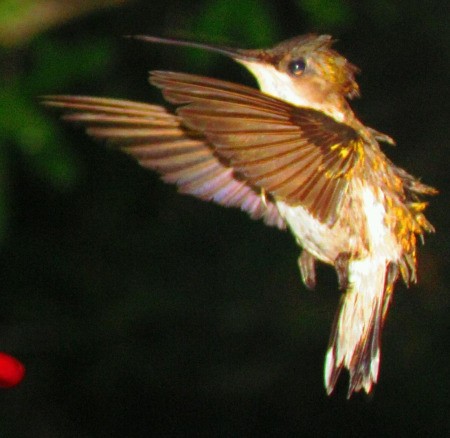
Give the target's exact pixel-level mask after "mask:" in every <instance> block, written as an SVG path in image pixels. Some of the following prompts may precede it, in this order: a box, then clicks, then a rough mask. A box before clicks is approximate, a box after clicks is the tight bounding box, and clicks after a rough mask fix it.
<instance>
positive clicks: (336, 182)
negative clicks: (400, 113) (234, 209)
mask: <svg viewBox="0 0 450 438" xmlns="http://www.w3.org/2000/svg"><path fill="white" fill-rule="evenodd" d="M150 82H151V83H152V84H154V85H156V86H158V87H160V88H161V89H162V91H163V94H164V96H165V97H166V99H167V100H169V101H171V102H172V103H175V104H177V105H180V104H181V105H182V106H181V107H179V108H178V110H177V113H178V115H179V116H180V117H181V119H182V120H183V123H184V124H185V125H186V126H187V127H188V128H190V129H192V130H194V131H196V132H200V133H202V134H203V135H204V136H205V137H206V138H207V139H208V140H209V141H210V143H211V144H212V145H213V147H214V149H215V152H216V154H217V155H218V156H219V157H221V158H222V159H224V160H225V161H226V162H228V163H229V165H230V166H231V167H232V168H233V169H234V170H235V171H236V172H237V173H239V174H240V175H242V176H243V178H245V179H246V180H247V181H248V182H249V183H250V184H252V185H254V186H256V187H258V188H260V189H261V190H263V191H264V192H265V193H268V194H270V195H272V196H273V197H274V198H275V199H279V200H283V201H285V202H287V203H289V204H291V205H302V206H304V207H305V208H307V209H308V210H309V211H310V212H311V214H313V215H314V216H315V217H316V218H318V219H319V220H321V221H323V222H325V223H327V224H329V225H330V226H331V225H332V224H333V223H334V222H335V220H336V218H337V216H338V212H339V209H340V207H341V204H342V200H343V198H344V195H345V193H346V190H347V187H348V175H349V173H350V172H351V171H352V169H353V168H354V167H355V166H357V164H358V162H359V159H360V156H361V155H362V145H363V140H362V139H361V137H360V136H359V134H358V133H357V131H355V130H354V129H353V128H351V127H350V126H348V125H346V124H343V123H339V122H337V121H336V120H334V119H333V118H331V117H329V116H327V115H325V114H323V113H321V112H318V111H315V110H313V109H310V108H301V107H296V106H293V105H291V104H289V103H286V102H284V101H281V100H279V99H276V98H274V97H271V96H267V95H265V94H263V93H261V92H260V91H258V90H255V89H253V88H249V87H245V86H242V85H236V84H231V83H228V82H225V81H220V80H216V79H211V78H207V77H201V76H195V75H190V74H184V73H174V72H165V71H155V72H152V73H151V77H150Z"/></svg>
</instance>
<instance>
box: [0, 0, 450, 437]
mask: <svg viewBox="0 0 450 438" xmlns="http://www.w3.org/2000/svg"><path fill="white" fill-rule="evenodd" d="M56 3H57V2H56ZM56 3H55V1H51V0H40V1H39V0H36V1H31V0H30V1H26V2H25V1H24V2H21V1H17V2H15V1H13V0H8V1H6V2H4V4H3V6H0V24H1V27H2V29H3V30H2V31H1V32H2V33H1V34H0V43H1V45H2V48H1V49H0V75H1V78H2V79H1V82H0V93H1V94H0V235H1V240H0V278H1V295H0V297H1V298H0V350H3V351H7V352H9V353H11V354H13V355H15V356H17V357H18V358H19V359H21V360H22V361H23V362H24V363H25V365H26V367H27V375H26V378H25V380H24V381H23V383H22V384H21V385H19V386H18V387H16V388H13V389H10V390H1V392H0V412H1V415H0V436H1V437H13V438H15V437H39V438H40V437H43V438H44V437H141V436H142V437H143V436H152V435H153V436H161V437H166V436H230V437H244V436H445V435H447V434H449V433H450V421H449V412H450V402H449V399H450V379H449V372H450V368H449V360H450V348H449V339H450V324H449V320H448V312H449V310H450V298H449V286H448V284H449V281H450V266H449V263H448V258H449V245H450V242H449V233H448V230H447V226H448V223H449V208H448V206H449V195H448V189H449V186H450V184H449V172H448V167H449V160H448V155H447V154H448V137H449V136H448V134H449V124H448V120H449V105H448V101H449V70H450V62H449V51H450V44H449V37H450V31H449V26H448V16H449V14H448V12H449V11H448V6H447V8H445V5H446V2H442V1H441V0H430V1H426V2H424V1H418V0H403V1H387V0H379V1H377V2H372V1H370V2H369V1H359V2H356V1H354V2H350V1H349V2H346V1H344V0H341V1H338V0H320V1H313V0H302V1H300V0H298V1H277V2H271V1H253V0H244V1H236V0H231V1H230V0H227V1H225V0H215V1H199V2H195V3H192V2H183V1H175V0H164V1H149V0H145V1H135V2H121V1H117V0H116V1H115V2H114V1H111V2H110V3H118V5H117V4H116V5H114V7H111V8H109V7H107V6H108V1H103V2H92V3H96V5H95V6H96V7H97V9H96V10H90V11H88V10H89V2H88V1H80V2H79V5H80V8H81V5H87V6H88V7H86V11H88V12H85V13H84V14H79V12H81V11H72V12H71V14H69V15H71V16H70V17H69V16H66V15H64V11H65V10H66V9H65V6H67V10H69V9H70V7H69V4H70V3H72V6H73V4H76V3H77V2H68V1H66V2H64V0H61V1H60V2H59V6H61V7H60V10H59V12H58V10H57V13H56V14H55V17H56V18H53V20H50V19H49V18H48V17H49V15H48V10H49V9H48V8H47V9H46V8H45V6H46V5H47V6H48V5H49V4H53V7H55V4H56ZM65 3H66V4H65ZM90 6H92V5H90ZM99 6H105V7H104V8H98V7H99ZM27 8H28V9H27ZM58 14H59V15H58ZM69 18H70V19H69ZM36 23H39V26H40V28H39V29H37V28H36ZM33 26H35V27H33ZM39 26H38V27H39ZM311 31H314V32H324V33H329V34H332V35H333V36H334V37H336V38H337V39H338V40H339V41H338V43H337V45H336V48H337V49H338V50H339V51H340V52H341V53H343V54H344V55H345V56H346V57H348V58H349V59H350V60H351V61H352V62H353V63H355V64H356V65H358V66H359V67H360V68H361V70H362V74H361V75H360V76H359V78H358V79H359V82H360V85H361V89H362V96H363V97H362V99H361V100H359V101H356V102H354V105H353V106H354V108H355V110H356V111H357V112H358V114H359V115H360V116H361V118H362V120H363V121H364V122H365V123H367V124H368V125H370V126H372V127H375V128H376V129H378V130H380V131H382V132H386V133H388V134H389V135H391V136H393V137H394V138H395V139H396V140H397V147H395V148H392V147H389V146H386V147H385V148H384V149H385V151H386V154H387V155H388V156H389V157H390V158H391V159H392V160H393V161H394V162H395V163H396V164H398V165H400V166H401V167H404V168H406V169H407V170H408V171H409V172H411V173H413V174H414V175H417V176H420V177H422V178H423V181H424V182H426V183H427V184H430V185H433V186H435V187H437V188H439V190H440V194H439V196H437V197H435V198H433V199H430V207H429V209H428V210H427V216H428V218H429V219H430V221H431V222H432V223H433V224H434V225H435V226H436V230H437V232H436V234H435V235H431V236H426V241H427V242H426V245H425V246H424V247H420V248H419V284H418V285H417V286H413V287H411V288H409V289H406V288H405V286H404V285H403V284H401V283H400V282H399V283H398V285H397V288H396V293H395V295H394V301H393V305H392V306H391V311H390V314H389V316H388V319H387V323H386V326H385V329H384V334H383V358H382V366H381V374H380V378H379V383H378V385H377V387H376V389H375V391H374V393H373V395H371V396H370V397H367V396H364V395H361V394H358V395H356V396H354V397H352V399H351V400H350V401H347V400H346V390H347V377H346V376H345V375H344V376H342V377H341V379H340V381H339V384H338V386H337V388H336V391H335V393H334V394H333V395H332V396H331V397H327V396H326V394H325V390H324V388H323V383H322V370H323V359H324V353H325V350H326V346H327V341H328V335H329V330H330V327H331V323H332V320H333V316H334V312H335V308H336V307H337V303H338V300H339V293H338V291H337V282H336V278H335V274H334V272H333V270H332V269H331V268H329V267H326V266H323V267H321V268H320V269H319V272H318V275H319V278H318V283H319V284H318V287H317V290H315V291H313V292H311V291H307V290H306V289H305V287H304V286H303V285H302V284H301V281H300V277H299V272H298V268H297V263H296V259H297V256H298V254H299V249H298V248H297V246H296V245H295V243H294V240H293V238H292V237H291V236H290V235H289V233H286V232H284V233H283V232H280V231H278V230H275V229H272V228H268V227H265V226H264V225H263V224H262V222H253V221H251V220H249V218H248V217H247V215H246V214H244V213H242V212H240V211H238V210H232V209H224V208H221V207H218V206H216V205H213V204H207V203H202V202H201V201H197V200H195V199H193V198H190V197H184V196H180V195H177V194H176V190H175V189H174V187H170V186H166V185H163V184H162V183H161V182H160V181H159V179H158V177H157V176H156V175H154V174H152V173H150V172H147V171H145V170H143V169H141V168H140V167H138V165H137V164H135V163H134V162H133V161H132V160H131V159H129V158H128V157H126V156H124V155H122V154H120V153H118V152H115V151H112V150H109V149H107V148H105V147H104V146H103V145H99V144H96V143H94V142H92V141H91V140H90V139H88V138H87V137H86V136H85V135H84V134H83V133H82V132H81V131H79V130H76V129H73V128H72V127H69V126H66V125H64V124H63V123H61V122H59V121H58V120H57V117H56V115H55V114H54V113H52V112H49V111H47V110H45V109H43V108H41V107H39V105H38V104H37V99H36V96H38V95H41V94H49V93H53V94H56V93H73V94H94V95H101V96H111V97H122V98H130V99H137V100H142V101H153V102H159V103H161V102H162V101H161V97H160V94H159V92H158V91H157V90H154V89H152V88H151V87H150V86H149V85H148V84H147V71H148V70H150V69H173V70H181V71H186V72H192V73H197V74H204V75H210V76H214V77H218V78H224V79H227V80H232V81H237V82H241V83H246V84H250V85H254V81H253V80H252V78H251V76H250V75H249V74H248V73H247V72H245V71H244V70H243V68H242V67H239V66H237V65H235V64H234V63H233V62H232V61H230V60H228V59H225V58H223V57H220V56H217V55H211V54H205V53H201V52H199V51H195V50H189V49H182V48H173V47H163V46H154V45H146V44H143V43H140V42H136V41H131V40H126V39H123V38H122V37H121V36H122V35H127V34H139V33H146V34H153V35H167V36H184V37H188V38H194V39H200V40H202V41H210V42H216V43H223V44H235V45H238V46H242V47H248V48H250V47H264V46H270V45H272V44H274V43H276V42H279V41H281V40H283V39H285V38H289V37H292V36H295V35H298V34H302V33H307V32H311ZM17 35H18V36H17Z"/></svg>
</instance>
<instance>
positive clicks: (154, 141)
mask: <svg viewBox="0 0 450 438" xmlns="http://www.w3.org/2000/svg"><path fill="white" fill-rule="evenodd" d="M43 103H44V104H45V105H47V106H52V107H56V108H59V109H62V110H64V111H65V115H64V116H63V118H64V119H65V120H68V121H70V122H75V123H80V124H82V125H84V126H85V127H86V131H87V133H88V134H89V135H91V136H93V137H95V138H99V139H105V140H108V141H109V142H110V143H112V144H113V145H116V146H118V147H120V148H121V149H122V150H124V151H125V152H126V153H128V154H130V155H132V156H133V157H135V158H136V159H137V160H138V161H139V163H140V164H141V165H142V166H143V167H146V168H150V169H153V170H156V171H158V172H159V173H160V174H161V175H162V179H163V180H164V181H165V182H170V183H174V184H176V185H177V186H178V189H179V191H180V192H182V193H186V194H190V195H194V196H196V197H198V198H200V199H203V200H213V201H215V202H217V203H218V204H221V205H224V206H227V207H239V208H241V209H242V210H245V211H247V212H248V213H249V214H250V216H251V217H252V218H253V219H260V218H262V219H263V220H264V222H265V223H266V224H267V225H271V226H277V227H278V228H280V229H284V228H285V227H286V225H285V223H284V220H283V219H282V217H281V216H280V214H279V213H278V209H277V207H276V205H275V204H274V203H273V202H272V201H271V200H270V199H268V198H266V197H264V198H263V197H262V196H261V193H260V192H261V191H260V189H259V188H257V187H254V186H251V185H249V184H248V182H247V181H246V180H245V179H240V178H239V175H237V174H236V172H235V171H234V169H233V168H231V167H230V166H229V165H227V163H226V162H224V160H222V159H221V158H220V157H219V156H217V154H216V152H215V149H214V148H213V147H212V146H211V144H210V143H209V142H208V141H207V140H206V139H205V137H203V136H202V135H199V134H198V133H197V134H196V133H194V132H191V131H190V130H188V129H186V128H185V127H182V126H180V117H178V116H176V115H174V114H171V113H169V112H167V111H166V110H165V109H164V108H162V107H159V106H155V105H147V104H144V103H137V102H131V101H126V100H120V99H107V98H96V97H85V96H46V97H44V98H43ZM258 120H259V119H258Z"/></svg>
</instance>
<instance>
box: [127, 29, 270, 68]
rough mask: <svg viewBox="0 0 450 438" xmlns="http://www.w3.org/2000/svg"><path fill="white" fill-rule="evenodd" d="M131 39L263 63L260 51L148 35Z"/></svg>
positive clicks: (135, 36) (132, 36)
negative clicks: (191, 48)
mask: <svg viewBox="0 0 450 438" xmlns="http://www.w3.org/2000/svg"><path fill="white" fill-rule="evenodd" d="M129 38H133V39H136V40H140V41H146V42H149V43H156V44H167V45H173V46H184V47H193V48H197V49H202V50H207V51H209V52H214V53H220V54H221V55H225V56H228V57H230V58H233V59H235V60H236V61H244V62H246V61H247V62H258V61H261V59H260V57H259V56H257V55H258V54H259V53H260V51H258V50H244V49H235V48H233V47H222V46H216V45H214V44H204V43H199V42H194V41H187V40H178V39H172V38H161V37H154V36H147V35H130V36H129Z"/></svg>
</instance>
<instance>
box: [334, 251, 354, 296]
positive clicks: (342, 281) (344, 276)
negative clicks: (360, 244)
mask: <svg viewBox="0 0 450 438" xmlns="http://www.w3.org/2000/svg"><path fill="white" fill-rule="evenodd" d="M349 261H350V253H348V252H341V253H340V254H339V255H338V256H337V257H336V259H335V261H334V268H335V269H336V273H337V276H338V282H339V289H340V290H346V289H347V287H348V263H349Z"/></svg>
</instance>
